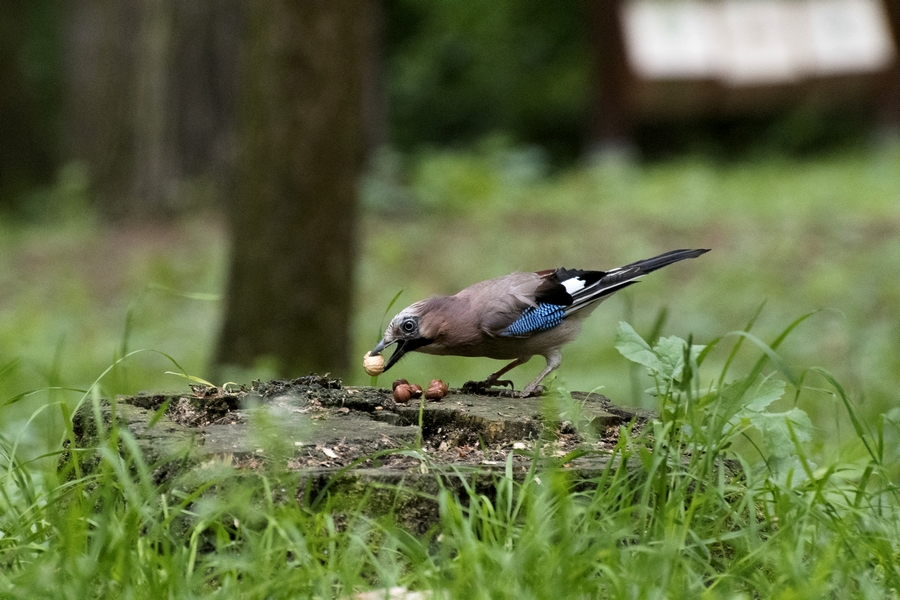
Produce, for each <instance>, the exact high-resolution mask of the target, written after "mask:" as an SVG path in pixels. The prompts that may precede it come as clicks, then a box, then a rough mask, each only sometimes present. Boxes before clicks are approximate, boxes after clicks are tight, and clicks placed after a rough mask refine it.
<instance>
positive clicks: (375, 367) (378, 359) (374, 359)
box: [363, 352, 384, 376]
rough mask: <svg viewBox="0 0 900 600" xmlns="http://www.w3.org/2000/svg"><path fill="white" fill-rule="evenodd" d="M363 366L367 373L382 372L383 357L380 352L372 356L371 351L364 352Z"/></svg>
mask: <svg viewBox="0 0 900 600" xmlns="http://www.w3.org/2000/svg"><path fill="white" fill-rule="evenodd" d="M363 368H364V369H365V370H366V373H368V374H369V375H372V376H375V375H381V374H382V373H384V357H383V356H381V355H380V354H376V355H374V356H372V353H371V352H366V355H365V356H364V357H363Z"/></svg>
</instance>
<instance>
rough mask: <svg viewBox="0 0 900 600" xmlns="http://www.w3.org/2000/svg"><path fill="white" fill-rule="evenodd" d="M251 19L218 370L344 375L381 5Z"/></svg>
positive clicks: (296, 5)
mask: <svg viewBox="0 0 900 600" xmlns="http://www.w3.org/2000/svg"><path fill="white" fill-rule="evenodd" d="M248 10H249V15H248V17H249V32H248V36H247V37H248V41H247V44H248V45H247V49H246V52H245V63H244V64H243V71H242V73H243V81H242V93H243V96H242V98H241V100H242V102H241V116H240V119H241V123H240V128H239V158H238V170H237V175H238V177H239V181H238V184H237V186H236V192H237V193H236V195H235V196H234V198H233V200H232V205H231V208H230V226H231V236H232V254H231V267H230V269H231V271H230V281H229V284H228V291H227V301H226V308H225V318H224V322H223V326H222V331H221V335H220V338H219V343H218V351H217V354H216V364H217V365H218V366H223V365H239V366H243V367H250V366H253V365H254V364H255V363H256V362H257V360H259V359H260V358H263V357H268V358H270V359H274V361H275V364H276V366H277V369H278V370H279V372H280V374H282V375H299V374H305V373H306V372H308V371H310V370H315V371H320V372H324V371H330V372H335V373H343V372H345V371H346V369H347V367H348V364H349V340H350V331H349V330H350V311H351V298H352V295H353V293H352V292H353V285H352V284H353V268H352V267H353V262H354V257H355V247H356V243H355V221H356V209H357V185H358V178H359V175H360V171H361V168H362V165H363V156H364V150H365V143H366V127H365V125H364V118H363V114H364V106H363V104H364V101H365V92H364V88H365V81H366V69H367V68H368V66H367V52H368V51H369V45H370V44H371V42H372V39H373V36H372V34H371V29H370V28H371V27H372V26H373V17H372V14H371V11H373V10H376V5H375V4H374V3H373V2H371V1H367V2H364V3H362V2H356V1H354V0H308V1H304V2H296V1H293V0H274V1H265V2H264V1H262V0H257V1H255V2H251V3H250V4H249V7H248Z"/></svg>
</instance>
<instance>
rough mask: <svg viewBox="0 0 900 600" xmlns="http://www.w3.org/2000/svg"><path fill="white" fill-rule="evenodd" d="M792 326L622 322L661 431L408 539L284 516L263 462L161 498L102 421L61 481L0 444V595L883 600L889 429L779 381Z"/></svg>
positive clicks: (283, 486) (802, 382)
mask: <svg viewBox="0 0 900 600" xmlns="http://www.w3.org/2000/svg"><path fill="white" fill-rule="evenodd" d="M797 324H798V322H794V323H792V324H790V325H789V326H788V327H787V328H786V329H785V331H784V332H783V333H782V334H781V335H778V336H776V337H774V338H773V339H772V340H771V342H770V343H765V342H763V341H762V340H760V339H759V338H758V337H756V336H755V334H754V333H753V331H751V330H750V328H749V327H748V328H746V329H745V330H741V331H739V332H735V333H734V334H729V335H726V336H723V337H721V338H718V339H714V340H711V343H710V344H709V345H706V346H703V347H700V346H694V345H691V344H689V343H688V342H685V341H683V340H681V339H679V338H677V337H675V336H669V337H668V338H665V339H663V340H660V341H659V342H657V343H653V344H652V345H651V344H650V343H648V342H646V341H644V340H643V339H642V338H641V337H640V336H638V335H637V334H636V333H635V332H634V330H633V329H632V328H631V327H630V326H628V325H625V324H622V325H620V327H619V332H618V334H617V336H616V346H617V348H618V349H619V351H620V352H621V353H622V354H623V356H625V357H626V358H628V359H629V360H631V361H635V362H636V363H637V364H639V365H641V368H646V369H647V370H648V372H649V373H650V375H651V379H652V382H653V387H654V389H655V393H656V395H657V401H658V408H659V414H660V418H659V419H657V420H655V421H653V422H651V423H650V424H648V425H647V426H646V427H644V429H643V430H642V431H635V430H633V429H632V428H630V427H623V428H621V431H620V436H619V441H618V443H617V445H616V446H615V448H614V449H613V450H612V451H611V452H610V453H609V458H610V460H609V462H608V466H607V468H606V469H605V470H604V471H603V472H602V473H601V474H600V475H599V476H597V477H596V478H594V479H590V480H578V479H576V478H574V477H573V476H572V474H571V473H569V472H567V471H565V469H563V468H561V467H560V464H553V463H548V462H547V461H545V460H535V463H534V465H533V467H532V469H531V470H530V471H529V472H528V474H527V475H526V476H525V478H524V480H516V479H514V478H513V476H512V469H511V468H509V469H507V471H506V472H505V473H504V474H499V475H497V476H496V489H497V493H496V495H494V496H487V495H484V494H482V493H478V492H476V491H475V490H474V489H471V488H469V490H468V492H467V493H465V494H463V496H462V497H461V498H460V497H456V496H454V495H452V494H450V493H449V492H447V491H442V492H439V493H438V495H437V497H435V498H434V500H435V501H436V502H437V503H438V506H439V510H440V521H439V523H438V525H436V526H435V527H434V528H433V529H432V530H431V531H430V532H428V533H427V534H426V535H421V536H419V535H412V534H411V533H410V532H408V531H405V530H404V529H402V528H401V527H399V526H398V525H397V524H396V521H395V520H394V519H393V518H392V517H391V516H390V515H388V516H378V517H376V516H372V515H370V514H368V513H367V511H366V501H365V498H362V499H359V505H358V506H357V507H355V508H351V509H350V510H347V505H346V500H344V501H343V503H341V504H336V500H335V499H334V498H329V497H322V498H317V499H315V500H314V501H313V502H312V503H310V504H301V503H298V502H297V501H296V500H294V499H293V498H292V496H293V493H292V490H293V489H294V487H293V486H295V485H296V480H292V479H291V477H290V476H289V475H288V474H285V473H284V472H281V471H280V470H279V469H278V468H277V467H273V468H271V469H263V470H260V471H258V472H255V473H243V474H241V473H238V472H236V471H234V470H232V469H230V468H225V467H214V466H209V465H207V466H205V467H200V468H199V472H197V473H195V474H194V475H193V476H191V477H187V478H182V479H180V480H175V481H174V482H168V483H166V484H162V485H157V484H155V483H153V471H154V469H155V468H156V467H157V466H159V465H155V464H148V463H147V462H146V461H145V459H144V457H143V456H142V455H141V454H140V452H139V451H138V450H137V445H136V444H135V442H134V440H133V439H132V438H131V437H130V435H129V434H128V432H127V431H124V430H119V429H117V428H112V429H109V430H104V429H103V428H102V427H101V428H100V431H101V435H100V441H99V443H98V446H99V457H100V460H99V463H97V465H96V466H95V468H93V470H90V471H83V470H82V469H84V468H87V465H88V462H87V461H88V460H89V458H90V457H91V456H92V452H93V451H92V450H90V449H85V450H84V451H82V452H76V453H74V456H75V457H76V458H77V459H78V460H77V461H74V462H70V463H69V464H70V468H69V469H68V471H67V473H63V474H62V475H61V476H59V477H57V475H56V474H55V473H53V472H52V471H42V470H40V469H37V468H35V465H34V464H27V463H25V464H23V463H19V462H17V461H16V460H15V458H14V457H13V456H12V455H11V452H10V446H9V444H8V443H2V444H0V450H2V452H3V456H4V458H5V459H6V460H5V461H4V467H3V471H2V474H0V596H2V597H8V598H39V597H54V598H79V599H80V598H95V597H103V598H192V597H223V598H237V597H240V598H260V599H262V598H298V597H316V598H332V597H349V596H350V595H351V594H352V593H355V592H357V591H361V590H366V589H384V588H388V587H392V586H404V587H406V588H408V589H412V590H429V591H432V592H433V593H434V596H433V597H436V598H466V599H470V598H560V597H571V598H593V597H614V598H620V597H621V598H656V597H702V598H720V597H721V598H735V597H738V598H754V597H766V598H769V597H778V598H810V599H812V598H816V599H818V598H823V597H826V598H827V597H834V598H847V597H860V598H863V597H877V598H884V597H895V596H896V590H897V589H898V586H900V568H898V566H897V565H898V561H897V553H898V551H900V525H898V524H900V520H898V517H900V514H898V507H900V489H898V488H897V486H896V485H895V483H894V481H895V480H896V472H897V467H898V463H897V457H896V454H895V453H892V452H891V451H889V449H890V448H892V447H893V446H894V445H895V443H896V440H897V436H898V429H897V422H896V421H895V420H892V419H890V418H882V419H879V420H878V422H877V426H876V427H875V428H873V429H870V428H869V427H868V426H867V425H866V424H865V423H864V422H863V421H862V419H861V418H860V416H859V414H858V412H857V409H856V407H855V405H854V403H853V402H852V401H851V400H850V399H849V398H848V397H847V396H846V393H845V391H844V390H843V388H842V387H841V386H840V385H839V384H838V383H837V381H835V380H834V378H833V377H832V376H831V375H830V374H829V373H828V372H827V371H824V370H822V369H803V370H800V369H797V368H796V367H790V366H788V365H787V364H786V363H785V362H784V361H783V360H782V358H781V356H780V355H779V354H778V353H777V350H778V349H779V347H781V346H782V345H783V344H784V343H786V338H787V339H788V340H789V335H788V334H791V333H792V332H793V333H796V331H797V330H796V329H794V327H795V325H797ZM742 358H746V359H747V360H748V362H749V363H750V364H751V365H752V367H751V368H750V369H749V370H747V371H740V370H738V369H736V368H735V367H734V365H735V364H737V363H739V362H741V360H740V359H742ZM716 359H718V362H721V363H724V364H727V365H728V366H727V367H723V368H722V369H721V370H716V369H714V368H713V367H712V366H711V365H713V364H715V363H716V362H717V360H716ZM782 393H786V394H787V395H788V396H789V397H793V402H794V403H795V404H802V403H803V401H804V400H805V398H806V396H810V395H811V396H813V397H814V398H818V397H820V396H822V395H831V396H833V397H834V398H836V400H837V402H838V403H840V405H841V406H842V407H843V410H844V417H845V418H847V419H848V421H849V422H850V423H851V424H852V428H853V431H854V440H853V443H854V445H856V446H858V447H859V448H860V449H861V456H862V458H861V459H860V460H843V461H834V462H829V463H827V464H821V465H819V466H816V465H814V464H813V463H812V462H811V460H810V457H809V444H808V443H807V442H806V441H805V440H807V439H808V438H809V436H810V435H811V434H812V429H811V427H810V426H809V423H808V421H805V413H803V411H802V410H800V409H798V408H796V407H795V408H794V409H792V410H790V411H786V412H782V413H779V412H774V411H771V410H770V408H771V407H772V405H773V403H774V402H775V401H776V400H777V399H778V397H779V396H781V394H782ZM85 401H86V402H89V403H90V402H92V401H93V400H92V397H91V396H90V395H88V396H86V397H85ZM98 422H99V421H98ZM576 423H577V419H576ZM759 433H763V434H765V435H764V438H763V439H762V440H760V439H759V438H758V437H757V438H756V441H755V442H754V443H752V444H749V445H747V444H741V443H740V442H741V441H742V440H747V439H752V438H753V437H754V435H756V434H759ZM547 441H552V440H547ZM742 446H743V448H744V450H739V449H738V448H740V447H742ZM566 460H568V458H566V457H563V458H562V459H560V460H559V463H564V462H565V461H566ZM401 516H402V515H401Z"/></svg>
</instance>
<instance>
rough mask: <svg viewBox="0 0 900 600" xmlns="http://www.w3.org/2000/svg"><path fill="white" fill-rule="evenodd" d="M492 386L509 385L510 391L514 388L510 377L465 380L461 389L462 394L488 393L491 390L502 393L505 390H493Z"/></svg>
mask: <svg viewBox="0 0 900 600" xmlns="http://www.w3.org/2000/svg"><path fill="white" fill-rule="evenodd" d="M494 386H509V388H510V390H509V391H512V390H514V389H515V386H514V385H513V382H512V380H510V379H490V378H488V379H485V380H484V381H467V382H465V383H464V384H463V386H462V391H463V393H464V394H488V393H491V392H494V393H498V392H499V393H503V392H504V391H507V390H495V389H491V388H493V387H494Z"/></svg>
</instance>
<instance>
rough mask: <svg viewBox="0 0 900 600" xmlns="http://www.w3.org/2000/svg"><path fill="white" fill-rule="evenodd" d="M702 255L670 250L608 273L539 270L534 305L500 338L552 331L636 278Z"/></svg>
mask: <svg viewBox="0 0 900 600" xmlns="http://www.w3.org/2000/svg"><path fill="white" fill-rule="evenodd" d="M706 252H709V250H708V249H698V250H672V251H671V252H666V253H665V254H660V255H659V256H654V257H653V258H647V259H644V260H639V261H637V262H633V263H631V264H628V265H625V266H623V267H617V268H615V269H610V270H609V271H581V270H577V269H566V268H560V269H556V270H555V271H542V272H541V273H540V274H541V275H543V276H544V277H545V281H544V282H543V283H542V284H541V285H540V286H539V287H538V289H537V290H535V298H534V300H535V302H536V306H533V307H529V308H528V309H527V310H525V311H524V312H523V313H522V315H521V316H520V317H519V318H518V319H517V320H516V321H515V322H514V323H512V324H511V325H510V326H509V327H507V329H506V330H505V331H504V332H503V333H502V334H501V335H504V336H509V337H526V336H529V335H531V334H534V333H537V332H540V331H546V330H548V329H553V328H554V327H556V326H557V325H559V324H560V323H561V322H562V320H563V319H565V318H566V317H568V316H570V315H572V314H574V313H576V312H578V311H579V310H581V309H583V308H586V307H588V306H591V305H592V304H594V303H596V302H598V301H599V300H601V299H603V298H606V297H607V296H610V295H611V294H614V293H615V292H618V291H619V290H621V289H623V288H625V287H628V286H629V285H632V284H634V283H637V282H638V279H639V278H640V277H642V276H644V275H646V274H648V273H652V272H653V271H656V270H657V269H661V268H663V267H665V266H668V265H671V264H673V263H676V262H678V261H681V260H685V259H688V258H696V257H698V256H700V255H701V254H705V253H706Z"/></svg>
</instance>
